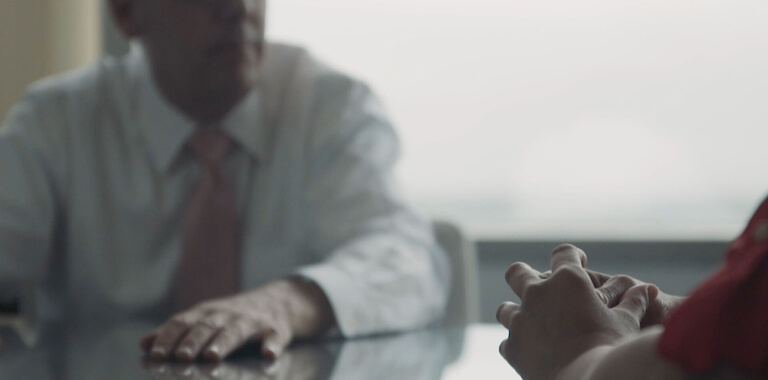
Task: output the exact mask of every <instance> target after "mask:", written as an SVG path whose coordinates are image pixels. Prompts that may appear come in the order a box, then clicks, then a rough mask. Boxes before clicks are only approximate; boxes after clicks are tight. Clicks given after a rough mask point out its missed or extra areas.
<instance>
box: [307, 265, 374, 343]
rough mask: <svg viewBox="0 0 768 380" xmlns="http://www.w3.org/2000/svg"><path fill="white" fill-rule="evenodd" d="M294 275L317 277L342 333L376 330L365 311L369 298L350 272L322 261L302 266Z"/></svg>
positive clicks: (343, 334)
mask: <svg viewBox="0 0 768 380" xmlns="http://www.w3.org/2000/svg"><path fill="white" fill-rule="evenodd" d="M295 275H297V276H301V277H304V278H306V279H308V280H311V281H314V282H315V283H316V284H317V285H318V286H319V287H320V289H322V290H323V292H324V293H325V296H326V297H327V298H328V302H330V304H331V308H332V309H333V313H334V316H335V317H336V325H337V327H338V329H339V332H340V333H341V335H342V336H344V337H347V338H349V337H354V336H359V335H365V334H370V333H373V332H375V331H374V330H373V329H372V328H371V326H370V325H371V324H370V323H367V317H366V315H364V313H363V310H365V309H366V304H367V301H366V299H365V297H364V295H363V293H362V292H360V291H359V290H357V289H358V288H357V285H356V284H355V281H354V279H352V278H350V275H349V273H347V272H344V271H342V270H340V269H339V268H337V267H335V266H333V265H331V264H328V263H321V264H316V265H311V266H306V267H303V268H300V269H299V270H298V271H297V272H296V273H295Z"/></svg>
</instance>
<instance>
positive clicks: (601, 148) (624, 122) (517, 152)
mask: <svg viewBox="0 0 768 380" xmlns="http://www.w3.org/2000/svg"><path fill="white" fill-rule="evenodd" d="M270 12H271V13H270V15H269V23H270V25H269V31H270V34H271V36H272V37H273V38H275V39H280V40H288V41H293V42H298V43H301V44H304V45H306V46H308V47H309V48H310V49H311V50H312V51H314V52H315V53H317V54H318V55H320V56H321V57H322V58H324V59H326V60H328V61H330V62H331V63H333V64H334V65H336V66H338V67H341V68H343V69H345V70H348V71H351V72H353V73H355V74H356V75H358V76H359V77H362V78H363V79H365V80H366V81H368V82H369V83H371V84H372V85H373V87H374V88H375V89H376V90H377V91H378V93H379V94H380V95H381V96H382V98H383V99H384V101H385V104H386V105H387V107H388V108H389V110H390V111H391V113H392V115H393V117H394V119H395V121H396V123H397V126H398V129H399V131H400V134H401V136H402V137H403V141H404V147H405V156H404V160H403V162H402V166H401V170H400V172H399V175H400V178H401V180H402V183H403V185H404V188H405V191H406V192H407V194H408V195H409V197H410V198H411V199H412V200H414V201H415V202H416V203H417V205H418V206H419V207H420V208H421V209H422V210H424V211H425V212H426V213H428V214H429V215H431V216H434V217H447V218H450V219H453V220H457V221H459V222H460V223H462V224H464V225H465V226H466V227H468V229H469V230H470V231H471V232H473V233H474V234H475V235H476V236H479V237H510V236H513V237H514V236H524V237H547V236H551V237H582V238H673V239H677V238H731V237H733V235H734V234H735V233H736V232H737V231H738V230H739V229H740V228H741V227H742V225H743V223H744V222H745V219H746V218H747V217H748V215H749V214H751V211H752V209H753V208H754V207H755V206H756V205H757V203H758V202H759V201H760V200H761V199H762V197H763V196H764V195H765V194H768V146H767V145H766V143H767V142H768V106H766V104H768V23H766V22H765V15H766V14H767V13H768V3H766V2H764V1H757V0H752V1H738V2H725V1H712V0H671V1H669V0H665V1H642V2H639V1H619V2H617V1H612V0H580V1H570V0H551V1H539V2H531V1H509V0H473V1H471V2H467V1H466V0H447V1H446V0H365V1H360V0H326V1H316V0H275V1H272V2H271V3H270Z"/></svg>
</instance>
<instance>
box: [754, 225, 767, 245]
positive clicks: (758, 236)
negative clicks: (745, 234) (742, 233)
mask: <svg viewBox="0 0 768 380" xmlns="http://www.w3.org/2000/svg"><path fill="white" fill-rule="evenodd" d="M755 240H757V241H765V240H768V221H763V222H760V223H758V224H757V227H755Z"/></svg>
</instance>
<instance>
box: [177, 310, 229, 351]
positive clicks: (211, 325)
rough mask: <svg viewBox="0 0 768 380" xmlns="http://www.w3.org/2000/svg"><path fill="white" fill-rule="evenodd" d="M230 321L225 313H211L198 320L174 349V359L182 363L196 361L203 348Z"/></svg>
mask: <svg viewBox="0 0 768 380" xmlns="http://www.w3.org/2000/svg"><path fill="white" fill-rule="evenodd" d="M231 319H232V316H231V315H229V314H227V313H212V314H210V315H208V316H206V317H204V318H203V319H201V320H199V321H198V322H197V323H196V324H195V325H194V326H192V327H191V328H190V330H189V332H188V333H187V335H186V336H185V337H184V339H182V340H181V342H180V343H179V347H178V348H177V349H176V358H178V359H180V360H183V361H192V360H195V359H197V356H198V355H199V354H200V351H202V349H203V347H205V345H206V344H208V342H209V341H210V340H211V338H213V336H214V335H216V334H217V333H218V332H219V331H220V330H221V329H222V328H224V326H225V324H226V323H227V322H228V321H229V320H231Z"/></svg>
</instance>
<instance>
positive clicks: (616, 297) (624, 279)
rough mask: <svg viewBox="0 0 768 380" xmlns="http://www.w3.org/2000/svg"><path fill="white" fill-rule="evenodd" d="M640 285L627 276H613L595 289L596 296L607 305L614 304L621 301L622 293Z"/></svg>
mask: <svg viewBox="0 0 768 380" xmlns="http://www.w3.org/2000/svg"><path fill="white" fill-rule="evenodd" d="M636 285H640V283H639V282H638V281H637V280H635V279H633V278H632V277H629V276H614V277H611V279H609V280H608V281H606V282H605V283H604V284H603V285H602V286H600V287H599V288H597V289H595V292H596V293H597V296H598V298H600V301H602V302H603V303H604V304H605V305H606V306H608V307H614V306H616V305H617V304H618V303H619V301H621V299H622V297H623V296H624V294H625V293H626V292H627V291H628V290H629V289H632V288H633V287H635V286H636Z"/></svg>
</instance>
